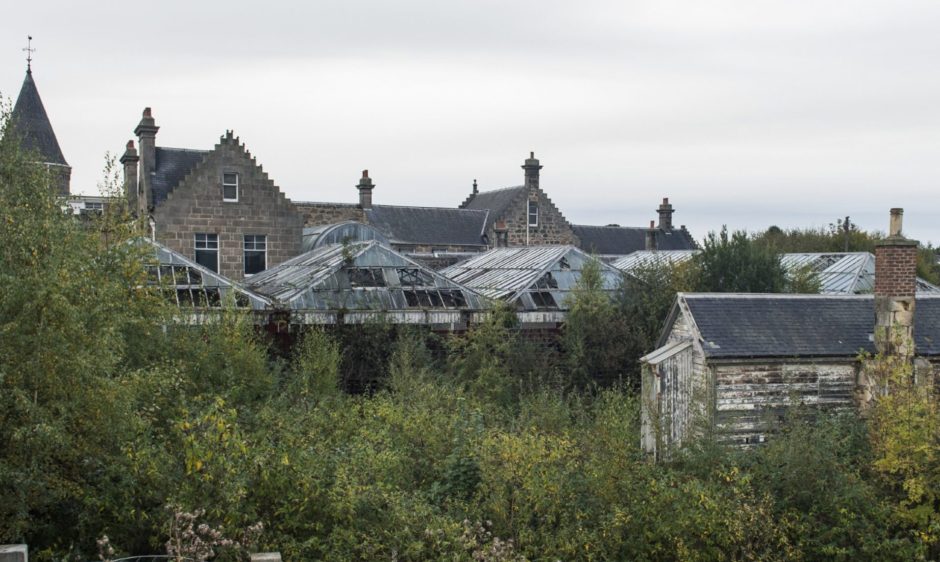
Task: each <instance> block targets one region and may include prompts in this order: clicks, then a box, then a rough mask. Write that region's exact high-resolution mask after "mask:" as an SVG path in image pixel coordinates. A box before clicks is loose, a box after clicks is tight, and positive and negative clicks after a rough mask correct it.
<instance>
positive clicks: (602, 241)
mask: <svg viewBox="0 0 940 562" xmlns="http://www.w3.org/2000/svg"><path fill="white" fill-rule="evenodd" d="M571 229H572V230H573V231H574V233H575V235H576V236H577V237H578V239H579V240H580V241H581V245H580V246H579V247H580V248H581V249H582V250H584V251H585V252H588V253H592V254H600V255H617V256H625V255H627V254H632V253H633V252H637V251H640V250H646V231H647V230H649V229H648V228H644V227H640V226H636V227H632V226H591V225H586V224H573V225H571ZM697 247H698V246H697V245H696V243H695V240H694V239H692V235H691V234H689V231H688V230H685V229H681V228H680V229H672V230H662V229H657V230H656V249H657V250H694V249H696V248H697Z"/></svg>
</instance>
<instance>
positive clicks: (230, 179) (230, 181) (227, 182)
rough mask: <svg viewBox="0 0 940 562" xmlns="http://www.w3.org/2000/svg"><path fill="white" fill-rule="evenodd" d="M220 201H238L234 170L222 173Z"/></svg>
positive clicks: (236, 179) (236, 178) (236, 177)
mask: <svg viewBox="0 0 940 562" xmlns="http://www.w3.org/2000/svg"><path fill="white" fill-rule="evenodd" d="M222 201H238V174H236V173H235V172H225V173H223V174H222Z"/></svg>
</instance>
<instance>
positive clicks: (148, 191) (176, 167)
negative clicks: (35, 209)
mask: <svg viewBox="0 0 940 562" xmlns="http://www.w3.org/2000/svg"><path fill="white" fill-rule="evenodd" d="M158 131H159V127H158V126H157V125H156V122H155V120H154V118H153V115H152V113H151V111H150V108H149V107H148V108H146V109H144V112H143V117H142V118H141V120H140V123H139V124H138V125H137V128H136V129H135V131H134V133H135V134H136V135H137V138H138V142H139V145H140V153H139V154H138V152H137V149H136V147H135V146H134V142H133V141H130V142H128V143H127V149H126V150H125V152H124V155H123V156H122V157H121V163H122V164H123V165H124V181H125V189H126V192H127V197H128V204H129V205H130V207H131V208H132V209H135V210H136V212H137V213H138V214H140V215H142V216H147V217H148V218H149V222H150V228H151V236H152V238H153V239H155V240H156V241H158V242H160V243H162V244H164V245H165V246H167V247H168V248H170V249H171V250H174V251H176V252H178V253H180V254H182V255H183V256H185V257H187V258H189V259H192V260H194V261H195V262H197V263H199V264H200V265H202V266H204V267H206V268H208V269H210V270H212V271H215V272H217V273H221V274H223V275H225V276H226V277H229V278H232V279H241V278H242V277H245V276H248V275H252V274H255V273H258V272H260V271H264V270H265V269H267V268H268V267H271V266H273V265H276V264H278V263H281V262H283V261H285V260H287V259H288V258H291V257H294V256H296V255H298V254H300V249H301V241H302V237H303V216H302V215H301V213H300V212H299V211H298V209H297V207H296V206H295V205H294V204H293V203H291V201H290V200H289V199H287V198H286V197H285V196H284V194H283V193H282V192H281V190H280V189H279V188H278V187H277V186H276V185H275V184H274V182H273V181H272V180H271V179H270V178H269V177H268V175H267V174H266V173H265V172H264V170H263V169H262V167H261V166H260V165H259V164H258V163H257V161H256V160H255V158H253V157H252V156H251V154H250V153H249V152H248V151H247V150H246V149H245V146H244V145H243V144H241V142H240V141H239V139H238V138H237V137H235V136H234V135H233V134H232V132H231V131H228V132H226V133H225V135H223V136H222V137H221V138H220V139H219V142H218V144H216V145H215V147H214V148H212V150H191V149H180V148H167V147H160V146H157V145H156V136H157V132H158Z"/></svg>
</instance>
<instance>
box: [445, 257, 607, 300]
mask: <svg viewBox="0 0 940 562" xmlns="http://www.w3.org/2000/svg"><path fill="white" fill-rule="evenodd" d="M592 260H594V258H592V257H591V256H589V255H587V254H585V253H584V252H582V251H581V250H579V249H577V248H575V247H574V246H528V247H514V248H496V249H494V250H490V251H489V252H486V253H483V254H480V255H479V256H475V257H472V258H470V259H468V260H466V261H463V262H460V263H458V264H455V265H452V266H450V267H447V268H445V269H443V270H441V273H442V274H443V275H446V276H447V277H449V278H451V279H453V280H454V281H456V282H458V283H460V284H462V285H466V286H467V287H470V288H471V289H473V290H475V291H477V292H479V293H481V294H482V295H484V296H486V297H490V298H494V299H503V300H506V301H508V302H516V301H519V302H520V305H521V307H522V308H524V309H530V310H531V309H540V308H565V305H564V301H565V299H566V298H567V297H568V295H569V294H570V293H571V291H572V290H573V289H574V288H575V286H576V284H577V282H578V280H579V279H580V278H581V270H582V268H583V266H584V264H585V263H586V262H588V261H592ZM597 263H598V264H599V265H600V267H601V274H602V276H603V277H604V286H605V288H606V289H607V290H609V291H613V290H614V289H616V288H617V286H618V284H619V282H620V273H619V272H618V271H617V270H615V269H613V268H612V267H610V266H609V265H607V264H604V263H602V262H597ZM531 293H541V294H544V293H550V294H551V295H552V299H551V300H547V299H542V297H541V295H536V296H535V297H533V296H532V295H531ZM552 301H554V302H552Z"/></svg>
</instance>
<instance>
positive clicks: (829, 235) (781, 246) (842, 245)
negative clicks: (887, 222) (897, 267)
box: [754, 219, 882, 254]
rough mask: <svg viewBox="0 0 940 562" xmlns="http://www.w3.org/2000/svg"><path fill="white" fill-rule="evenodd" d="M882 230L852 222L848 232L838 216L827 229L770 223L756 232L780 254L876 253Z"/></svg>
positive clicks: (759, 241) (762, 242)
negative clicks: (871, 228) (772, 224)
mask: <svg viewBox="0 0 940 562" xmlns="http://www.w3.org/2000/svg"><path fill="white" fill-rule="evenodd" d="M881 238H882V235H881V233H878V232H874V233H872V232H866V231H864V230H860V229H859V228H858V225H856V224H855V223H852V222H851V221H850V222H849V230H848V233H846V230H845V224H844V220H842V219H837V220H835V221H833V222H832V223H830V224H829V226H828V227H825V228H792V229H787V230H782V229H780V228H778V227H776V226H771V227H770V228H768V229H767V230H766V231H764V232H762V233H759V234H757V235H756V236H755V237H754V242H755V243H757V244H759V245H761V246H764V247H767V248H773V249H775V250H776V251H778V252H781V253H785V254H787V253H806V252H874V251H875V242H877V241H878V240H880V239H881Z"/></svg>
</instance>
